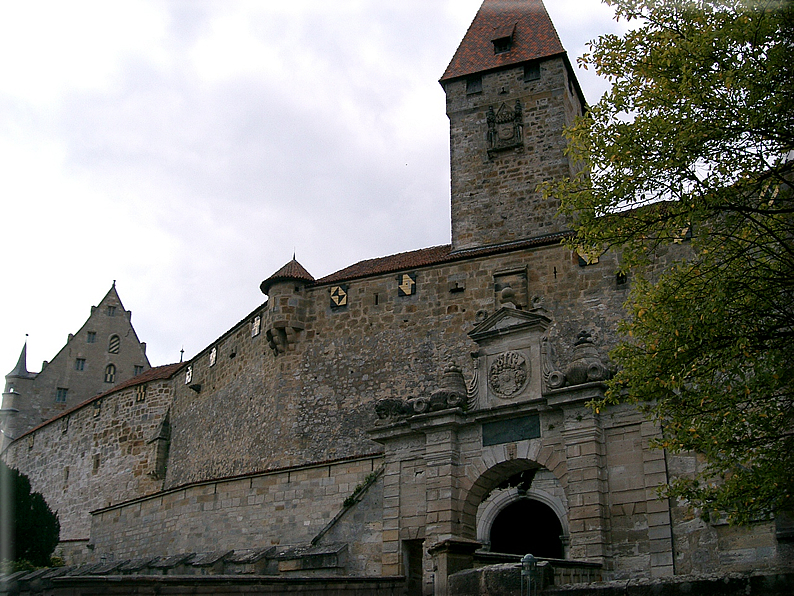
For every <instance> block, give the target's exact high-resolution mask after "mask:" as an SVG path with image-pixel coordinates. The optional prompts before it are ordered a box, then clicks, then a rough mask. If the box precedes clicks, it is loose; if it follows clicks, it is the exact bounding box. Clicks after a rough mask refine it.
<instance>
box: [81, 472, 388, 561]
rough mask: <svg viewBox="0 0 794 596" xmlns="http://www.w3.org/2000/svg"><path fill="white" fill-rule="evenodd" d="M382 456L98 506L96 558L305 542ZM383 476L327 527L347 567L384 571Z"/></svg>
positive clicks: (200, 485)
mask: <svg viewBox="0 0 794 596" xmlns="http://www.w3.org/2000/svg"><path fill="white" fill-rule="evenodd" d="M380 465H381V459H380V458H377V457H376V458H372V457H368V458H361V459H357V460H353V461H337V462H332V463H327V464H318V465H309V466H304V467H301V468H297V469H291V470H283V471H277V472H270V473H264V474H254V475H250V476H246V477H242V478H233V479H228V480H217V481H213V482H203V483H198V484H194V485H190V486H186V487H182V488H176V489H171V490H167V491H165V492H162V493H160V494H157V495H153V496H151V497H146V498H142V499H138V500H136V501H134V502H131V503H125V504H122V505H119V506H115V507H109V508H106V509H102V510H101V511H98V512H96V513H95V514H94V516H93V526H92V530H91V537H92V543H93V545H94V557H95V558H99V557H103V556H104V557H107V558H109V559H110V560H113V559H115V560H121V559H135V558H143V557H147V556H148V557H151V556H156V555H173V554H180V553H207V552H224V551H227V550H247V549H263V548H267V547H272V546H281V547H286V546H288V545H300V544H308V543H309V542H310V541H311V540H312V539H313V538H314V537H315V536H317V535H318V534H319V533H320V532H321V531H322V530H323V529H324V528H326V526H327V525H328V524H329V522H331V521H332V519H333V518H334V517H335V516H336V515H337V514H338V513H339V512H340V511H342V510H343V508H344V505H345V499H347V498H348V497H350V496H351V495H353V493H354V492H355V490H356V488H357V487H359V486H361V485H362V484H363V483H364V482H365V480H366V479H367V477H368V475H370V474H372V473H373V472H376V471H377V469H378V467H379V466H380ZM382 494H383V489H382V482H376V483H375V484H373V485H372V486H371V487H370V488H369V490H368V491H367V493H366V494H365V495H363V498H362V499H361V501H360V502H359V503H357V505H356V507H355V508H354V509H351V510H350V511H347V512H346V513H345V514H344V515H343V516H342V517H341V518H340V519H339V520H338V521H337V522H336V523H335V524H334V527H332V528H330V529H329V530H328V531H327V534H326V535H325V536H324V542H325V543H327V542H333V541H335V540H336V541H339V542H343V543H350V544H349V549H348V561H349V565H348V569H347V572H348V573H350V574H353V575H380V574H381V526H382V523H381V516H382V508H383V504H382V498H383V497H382Z"/></svg>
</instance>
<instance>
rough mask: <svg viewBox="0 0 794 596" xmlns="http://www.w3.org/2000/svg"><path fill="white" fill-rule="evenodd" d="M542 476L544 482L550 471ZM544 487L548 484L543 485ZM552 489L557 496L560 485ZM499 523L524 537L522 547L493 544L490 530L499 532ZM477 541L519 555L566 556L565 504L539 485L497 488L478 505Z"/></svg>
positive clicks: (567, 529)
mask: <svg viewBox="0 0 794 596" xmlns="http://www.w3.org/2000/svg"><path fill="white" fill-rule="evenodd" d="M541 471H545V470H541ZM546 476H547V478H544V479H542V480H546V482H545V484H546V485H548V484H549V482H548V476H551V474H549V473H548V471H546ZM546 488H547V489H548V488H549V487H548V486H546ZM554 492H557V493H558V495H559V494H560V493H562V492H563V491H562V489H561V487H558V490H557V491H554ZM522 504H524V506H522ZM527 504H529V505H527ZM500 520H501V521H500ZM500 524H502V525H506V527H507V528H508V529H509V531H510V533H523V534H525V535H526V536H527V537H528V538H527V540H524V541H523V544H524V546H522V547H521V548H517V549H508V550H504V543H502V544H500V543H499V541H497V543H496V544H494V543H493V532H494V531H496V532H497V533H499V532H500V531H501V530H500V529H499V526H500ZM494 528H496V530H494ZM477 541H478V542H480V543H482V544H483V546H484V547H485V548H486V549H487V550H490V551H492V552H508V553H513V554H522V555H523V554H527V553H532V554H534V555H535V556H538V557H545V558H552V559H565V558H567V557H568V546H569V544H570V530H569V527H568V514H567V507H566V504H565V502H564V501H563V499H562V498H560V496H557V495H555V494H552V492H551V491H549V490H543V489H540V488H530V489H529V490H521V489H518V488H509V489H506V490H502V491H497V492H495V493H494V494H492V495H490V496H489V497H488V498H487V499H486V500H485V501H483V503H482V504H481V505H480V507H479V510H478V513H477ZM528 545H531V547H529V546H528ZM538 545H540V548H539V547H538ZM514 551H515V552H514ZM541 553H542V554H541Z"/></svg>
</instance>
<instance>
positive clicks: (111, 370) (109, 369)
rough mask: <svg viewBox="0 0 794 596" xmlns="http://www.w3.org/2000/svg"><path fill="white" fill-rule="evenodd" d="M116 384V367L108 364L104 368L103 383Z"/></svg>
mask: <svg viewBox="0 0 794 596" xmlns="http://www.w3.org/2000/svg"><path fill="white" fill-rule="evenodd" d="M115 382H116V366H115V365H113V364H108V365H107V366H106V367H105V383H115Z"/></svg>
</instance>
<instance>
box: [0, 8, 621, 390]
mask: <svg viewBox="0 0 794 596" xmlns="http://www.w3.org/2000/svg"><path fill="white" fill-rule="evenodd" d="M480 3H481V0H332V1H329V0H290V1H289V2H280V1H279V2H277V1H275V0H252V1H245V0H218V1H215V0H170V1H169V0H159V1H147V0H113V1H109V0H97V1H94V2H91V1H87V0H70V1H68V2H63V1H61V0H57V1H56V0H52V1H37V0H25V1H24V2H23V1H18V0H0V56H1V58H0V222H2V234H0V243H2V244H1V246H2V250H1V251H0V259H2V269H3V271H4V273H5V280H4V281H5V284H4V288H3V292H2V298H1V300H2V309H0V311H1V312H0V338H2V341H0V350H1V352H0V368H2V367H4V368H3V370H2V373H3V374H5V373H6V372H8V371H10V370H11V369H12V368H13V366H14V364H15V363H16V360H17V357H18V355H19V351H20V349H21V347H22V344H23V343H24V341H25V334H26V333H27V334H29V335H30V337H29V338H28V368H29V370H31V371H39V370H40V367H41V361H42V360H45V359H46V360H49V359H51V358H53V357H54V356H55V354H56V353H57V351H58V350H59V349H60V348H61V347H62V346H63V344H64V343H65V341H66V338H67V334H69V333H75V332H76V331H77V330H78V329H79V328H80V327H81V325H82V324H83V323H84V322H85V320H86V318H87V317H88V315H89V314H90V307H91V306H92V305H95V304H97V303H98V302H99V301H100V300H101V299H102V297H103V296H104V295H105V293H106V292H107V291H108V289H109V288H110V286H111V284H112V283H113V280H114V279H115V280H117V289H118V292H119V295H120V296H121V299H122V301H123V303H124V306H125V308H127V309H131V310H132V311H133V319H132V321H133V325H134V327H135V329H136V331H137V333H138V337H139V338H140V339H141V340H142V341H145V342H147V344H148V350H147V352H148V356H149V360H150V361H151V363H152V365H154V366H156V365H160V364H167V363H170V362H176V361H178V360H179V351H180V349H181V348H183V347H184V350H185V358H190V357H192V356H194V355H195V354H196V353H197V352H199V351H201V350H202V349H203V348H204V347H205V346H207V345H208V344H209V343H210V342H212V341H213V340H214V339H215V338H217V337H218V336H219V335H221V334H222V333H223V332H225V331H226V330H228V329H229V328H230V327H231V326H232V325H234V324H235V323H236V322H237V321H239V320H240V319H242V318H243V317H245V316H246V315H247V314H248V313H249V312H250V311H251V310H253V309H254V308H255V307H256V306H257V305H259V304H260V303H261V302H263V301H264V296H263V295H262V294H261V293H260V291H259V283H260V282H261V281H262V280H263V279H265V278H267V277H268V276H270V275H271V274H272V273H273V272H275V271H276V270H277V269H279V268H280V267H281V266H282V265H283V264H284V263H286V262H287V261H289V260H290V259H291V258H292V253H293V250H294V251H295V252H296V253H297V259H298V261H300V262H301V264H303V265H304V266H305V267H306V268H307V269H308V270H309V272H310V273H312V275H314V276H315V277H321V276H324V275H327V274H329V273H332V272H333V271H336V270H338V269H341V268H342V267H345V266H347V265H349V264H352V263H354V262H356V261H359V260H362V259H367V258H373V257H379V256H384V255H388V254H393V253H397V252H402V251H406V250H413V249H417V248H422V247H427V246H434V245H439V244H446V243H448V242H449V240H450V231H449V230H450V224H449V148H448V134H449V132H448V128H449V126H448V120H447V117H446V115H445V112H444V93H443V91H442V89H441V86H440V85H439V84H438V79H439V78H440V77H441V75H442V73H443V72H444V70H445V68H446V66H447V64H448V63H449V61H450V59H451V58H452V55H453V54H454V52H455V49H456V48H457V46H458V43H459V42H460V40H461V39H462V37H463V35H464V33H465V32H466V29H467V28H468V26H469V24H470V23H471V20H472V19H473V17H474V15H475V13H476V11H477V8H478V7H479V5H480ZM546 5H547V8H548V11H549V13H550V15H551V18H552V21H553V22H554V24H555V25H556V28H557V31H558V33H559V35H560V38H561V39H562V42H563V45H564V46H565V48H566V50H567V51H568V54H569V56H570V57H571V60H572V61H575V58H576V57H577V56H579V55H581V54H582V52H583V51H585V49H586V45H585V44H586V42H587V41H588V40H590V39H593V38H595V37H597V36H598V35H600V34H603V33H607V32H615V31H619V30H620V29H622V27H623V25H622V24H616V23H615V21H614V20H613V18H612V11H611V10H610V9H609V8H608V7H606V6H604V5H602V4H600V3H599V2H598V0H547V2H546ZM579 78H580V81H581V83H582V87H583V89H584V92H585V96H586V98H587V100H588V101H589V102H590V103H593V102H595V101H596V100H597V99H598V98H599V97H600V95H601V93H602V92H603V91H604V89H605V88H606V84H605V83H604V82H602V81H599V80H597V79H596V78H595V77H594V76H593V74H592V73H591V72H583V71H581V70H580V71H579Z"/></svg>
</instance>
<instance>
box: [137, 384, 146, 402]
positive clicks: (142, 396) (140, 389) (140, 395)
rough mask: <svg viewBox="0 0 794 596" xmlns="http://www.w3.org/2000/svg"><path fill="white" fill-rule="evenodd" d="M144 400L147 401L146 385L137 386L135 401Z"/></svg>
mask: <svg viewBox="0 0 794 596" xmlns="http://www.w3.org/2000/svg"><path fill="white" fill-rule="evenodd" d="M142 401H146V385H138V386H137V387H135V402H136V403H140V402H142Z"/></svg>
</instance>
